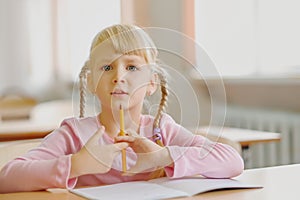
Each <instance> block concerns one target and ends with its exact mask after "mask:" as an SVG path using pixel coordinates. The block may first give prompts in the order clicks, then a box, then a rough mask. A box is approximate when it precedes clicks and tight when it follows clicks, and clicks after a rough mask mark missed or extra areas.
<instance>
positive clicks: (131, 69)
mask: <svg viewBox="0 0 300 200" xmlns="http://www.w3.org/2000/svg"><path fill="white" fill-rule="evenodd" d="M137 69H138V68H137V67H136V66H133V65H130V66H128V67H127V70H129V71H136V70H137Z"/></svg>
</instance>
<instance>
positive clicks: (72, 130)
mask: <svg viewBox="0 0 300 200" xmlns="http://www.w3.org/2000/svg"><path fill="white" fill-rule="evenodd" d="M157 60H158V51H157V49H156V47H155V45H154V43H153V41H152V40H151V38H150V37H149V35H148V34H147V33H146V32H145V31H144V30H143V29H141V28H140V27H137V26H134V25H123V24H117V25H113V26H110V27H107V28H106V29H104V30H103V31H101V32H100V33H99V34H98V35H96V37H95V39H94V40H93V42H92V46H91V50H90V56H89V59H88V61H87V62H86V63H85V65H84V66H83V68H82V71H81V73H80V117H79V118H76V117H73V118H69V119H65V120H64V121H63V122H62V123H61V126H60V128H58V129H56V130H54V131H53V132H52V133H51V134H49V135H48V136H47V137H46V138H45V139H44V141H43V142H42V144H41V145H40V146H39V147H37V148H35V149H33V150H31V151H29V152H28V153H26V154H25V155H23V156H20V157H18V158H16V159H14V160H13V161H11V162H9V163H8V164H7V165H6V166H5V167H4V168H3V169H2V170H1V172H0V192H2V193H3V192H16V191H35V190H43V189H47V188H74V187H78V186H95V185H102V184H113V183H119V182H125V181H135V180H148V179H151V178H156V177H160V176H167V177H170V178H178V177H183V176H192V175H198V174H200V175H202V176H205V177H210V178H230V177H234V176H237V175H239V174H240V173H241V172H242V171H243V167H244V165H243V160H242V158H241V157H240V155H239V154H238V152H236V151H235V150H234V149H233V148H232V147H230V146H228V145H225V144H221V143H214V142H211V141H209V140H207V139H206V138H204V137H203V136H200V135H194V134H193V133H191V132H190V131H188V130H187V129H185V128H184V127H182V126H181V125H179V124H177V123H176V122H175V121H174V120H173V119H172V117H171V116H169V115H168V114H166V113H165V112H164V110H165V107H166V104H167V96H168V90H167V80H166V74H165V72H164V70H163V69H162V67H161V66H160V65H159V64H158V62H157ZM158 89H159V90H160V91H161V95H160V96H161V100H160V103H159V108H158V111H157V114H156V116H151V115H148V114H144V113H142V108H143V101H144V99H145V97H146V96H151V95H153V94H154V93H155V92H156V90H158ZM87 90H88V91H89V92H91V93H92V94H93V95H95V96H96V97H97V98H98V100H99V103H100V105H101V111H100V113H96V114H95V116H91V117H85V116H84V112H85V104H86V103H85V98H86V91H87ZM120 107H122V110H124V122H125V123H124V124H125V132H126V135H125V136H119V135H118V133H119V131H120V115H119V112H120ZM124 150H126V168H127V170H126V172H124V171H123V170H122V155H121V151H124Z"/></svg>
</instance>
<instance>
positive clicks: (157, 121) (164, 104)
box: [153, 69, 169, 146]
mask: <svg viewBox="0 0 300 200" xmlns="http://www.w3.org/2000/svg"><path fill="white" fill-rule="evenodd" d="M159 71H160V73H158V76H159V79H160V90H161V100H160V104H159V108H158V111H157V114H156V116H155V119H154V122H153V130H154V133H155V134H154V137H155V138H154V139H155V140H156V143H157V144H159V145H160V146H164V145H163V143H162V140H161V139H162V138H161V135H160V127H159V124H160V119H161V116H162V114H163V112H164V111H165V108H166V107H167V99H168V94H169V93H168V89H167V78H166V75H165V72H164V71H163V70H162V69H160V70H159Z"/></svg>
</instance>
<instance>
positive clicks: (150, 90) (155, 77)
mask: <svg viewBox="0 0 300 200" xmlns="http://www.w3.org/2000/svg"><path fill="white" fill-rule="evenodd" d="M157 85H158V74H157V73H153V74H152V75H151V79H150V83H149V85H148V88H147V95H148V96H151V95H152V94H153V93H154V92H155V91H156V90H157Z"/></svg>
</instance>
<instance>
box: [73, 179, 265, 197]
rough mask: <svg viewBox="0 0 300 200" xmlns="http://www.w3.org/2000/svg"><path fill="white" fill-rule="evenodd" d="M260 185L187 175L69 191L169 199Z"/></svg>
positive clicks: (84, 194)
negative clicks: (186, 176)
mask: <svg viewBox="0 0 300 200" xmlns="http://www.w3.org/2000/svg"><path fill="white" fill-rule="evenodd" d="M242 188H262V186H260V185H254V184H247V183H244V182H240V181H237V180H234V179H207V178H201V177H189V178H180V179H169V178H166V177H164V178H159V179H153V180H150V181H133V182H124V183H117V184H112V185H105V186H97V187H89V188H79V189H72V190H70V191H71V192H72V193H75V194H77V195H80V196H83V197H85V198H88V199H95V200H98V199H122V200H126V199H128V200H129V199H130V200H146V199H149V200H150V199H151V200H153V199H168V198H175V197H188V196H193V195H196V194H200V193H204V192H209V191H213V190H220V189H242Z"/></svg>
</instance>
